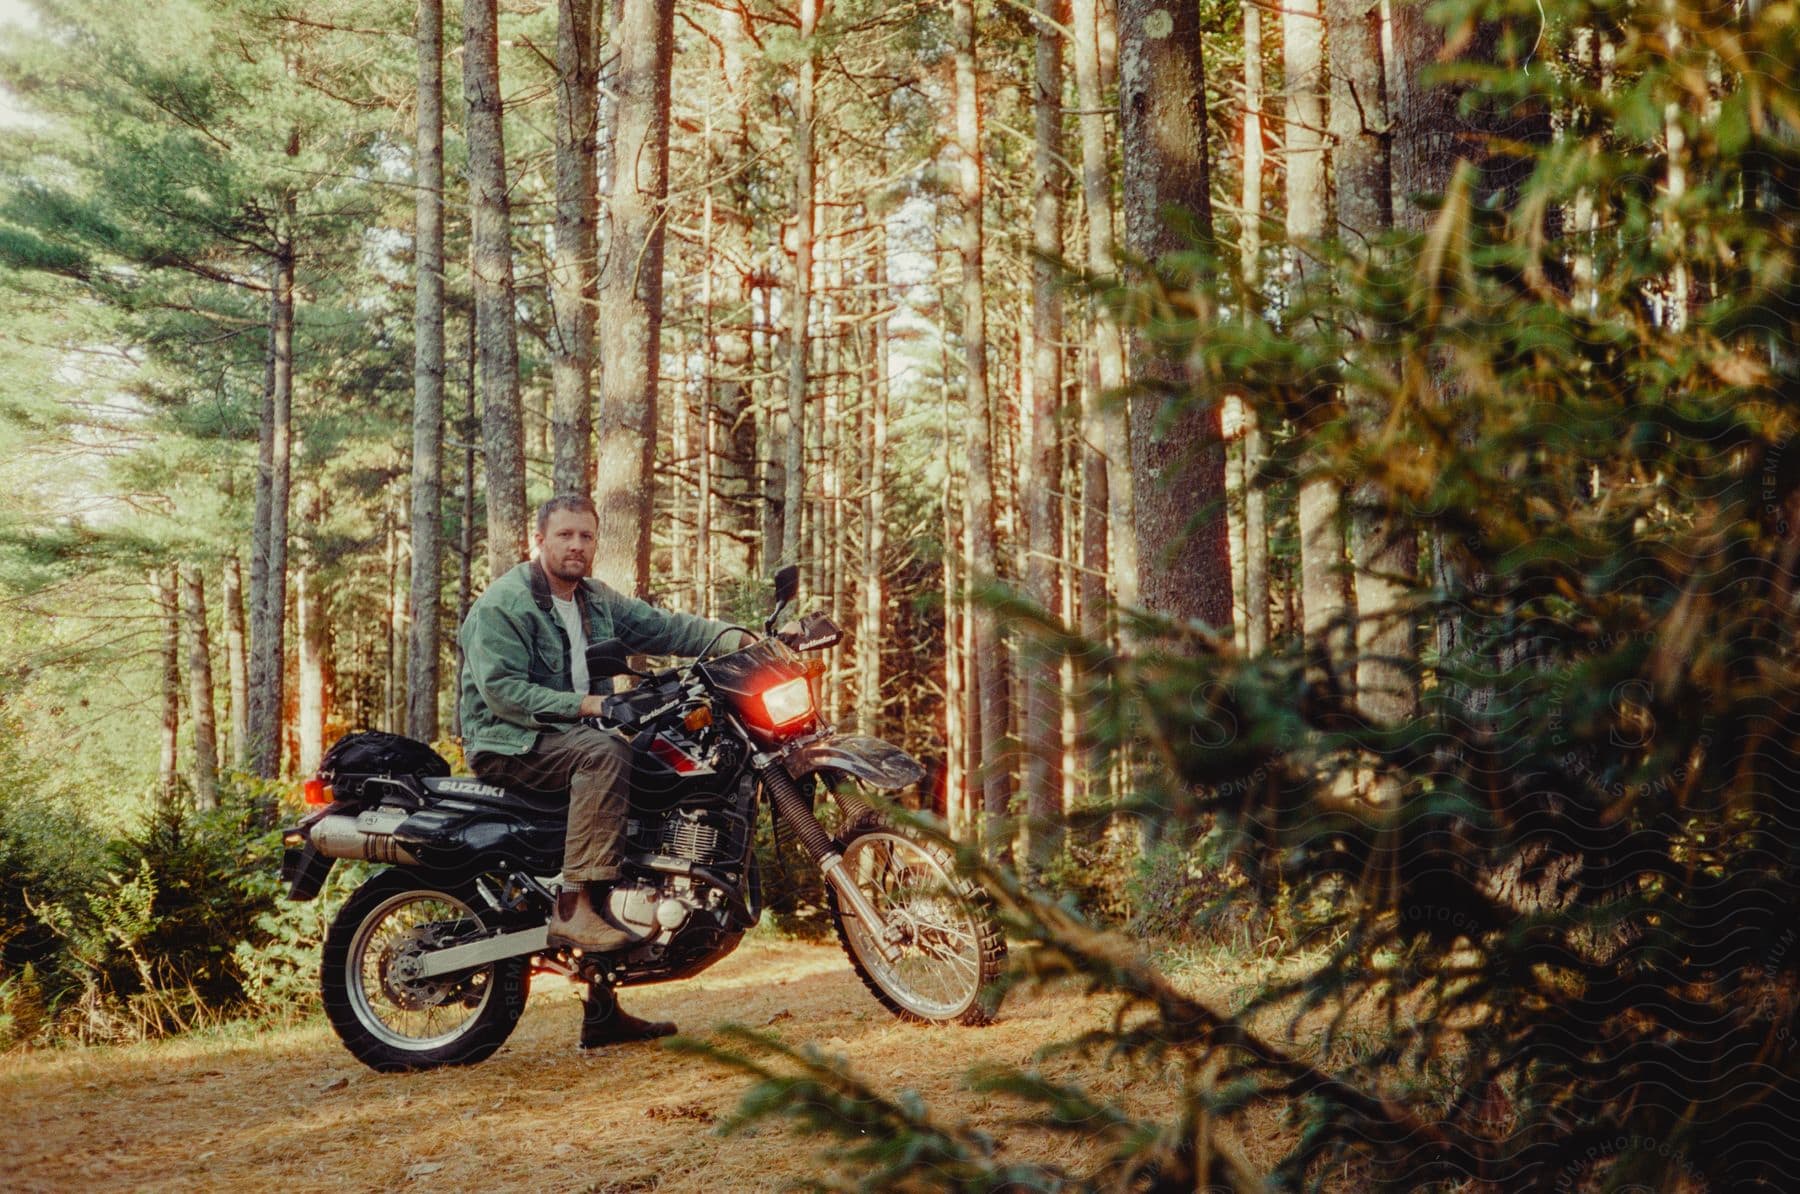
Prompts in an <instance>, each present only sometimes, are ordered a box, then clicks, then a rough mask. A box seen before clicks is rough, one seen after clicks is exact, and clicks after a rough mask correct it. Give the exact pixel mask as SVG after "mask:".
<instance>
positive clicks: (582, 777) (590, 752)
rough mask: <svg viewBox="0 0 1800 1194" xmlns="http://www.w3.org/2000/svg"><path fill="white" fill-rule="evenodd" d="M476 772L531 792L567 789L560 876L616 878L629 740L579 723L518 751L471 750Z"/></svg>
mask: <svg viewBox="0 0 1800 1194" xmlns="http://www.w3.org/2000/svg"><path fill="white" fill-rule="evenodd" d="M469 766H470V768H471V769H473V770H474V772H475V774H476V776H477V777H479V778H480V779H482V780H483V781H485V782H487V783H490V784H499V785H500V786H501V787H503V788H528V789H530V790H532V791H534V792H557V791H561V790H562V789H563V788H564V787H567V788H568V789H569V831H568V837H567V839H566V840H565V842H564V844H563V879H564V881H565V882H569V883H596V882H611V881H612V880H614V879H617V878H618V877H619V840H620V839H621V838H622V837H624V836H625V817H626V813H627V811H628V810H629V808H630V804H631V744H630V743H629V742H627V741H626V740H625V736H624V735H623V734H621V733H619V732H618V731H617V730H602V729H596V728H595V727H593V726H587V725H580V726H575V727H574V728H573V729H567V730H561V731H558V732H557V733H554V734H542V735H539V737H538V741H537V746H536V747H535V748H533V749H532V750H530V751H528V752H526V753H525V754H522V755H497V754H490V753H489V752H487V751H480V752H477V753H476V754H475V755H473V756H472V757H471V758H470V759H469Z"/></svg>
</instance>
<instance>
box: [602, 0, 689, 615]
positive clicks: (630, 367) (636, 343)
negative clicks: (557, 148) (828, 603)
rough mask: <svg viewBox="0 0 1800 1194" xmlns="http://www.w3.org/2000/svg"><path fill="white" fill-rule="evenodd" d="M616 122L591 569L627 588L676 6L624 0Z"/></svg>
mask: <svg viewBox="0 0 1800 1194" xmlns="http://www.w3.org/2000/svg"><path fill="white" fill-rule="evenodd" d="M616 39H617V44H618V46H619V55H620V58H619V70H618V101H617V106H616V112H617V122H616V125H615V128H614V132H613V142H614V152H615V153H616V154H617V163H618V177H617V179H616V180H615V182H614V184H613V201H612V204H611V205H610V210H611V232H610V234H609V236H608V238H607V242H608V243H607V249H606V258H605V261H604V262H603V263H602V266H601V271H600V289H599V303H600V306H601V307H603V308H604V309H605V310H606V313H607V318H606V320H605V321H604V323H602V324H601V331H600V341H601V344H600V355H601V359H602V360H603V361H604V362H605V368H604V370H603V372H602V383H601V401H600V415H599V440H600V450H599V456H598V459H597V461H596V464H597V471H596V475H595V484H594V497H595V502H596V504H597V505H598V506H599V508H600V539H599V550H598V551H597V552H596V554H595V559H594V571H595V574H596V575H598V576H600V577H602V578H604V579H605V580H607V581H608V582H609V583H611V584H612V585H613V586H614V587H615V588H617V589H619V590H620V591H621V592H624V593H632V594H636V595H638V596H645V595H647V593H648V590H649V583H650V522H651V514H652V511H653V509H654V505H653V497H654V488H655V486H654V478H653V476H652V472H651V465H652V461H653V456H652V453H653V451H654V448H655V440H656V404H657V384H658V381H659V378H660V373H661V369H660V365H661V356H662V353H661V349H660V345H661V340H662V285H663V278H662V272H663V209H664V206H665V204H666V202H667V199H668V190H669V186H668V183H669V69H670V66H671V63H672V59H673V55H674V47H675V34H674V6H673V5H671V4H659V3H654V2H653V0H623V2H622V4H621V6H620V10H619V18H618V31H617V35H616Z"/></svg>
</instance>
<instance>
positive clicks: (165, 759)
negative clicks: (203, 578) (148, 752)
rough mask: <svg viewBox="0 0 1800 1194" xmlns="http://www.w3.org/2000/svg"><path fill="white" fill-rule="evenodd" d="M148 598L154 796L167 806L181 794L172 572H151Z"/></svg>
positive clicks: (177, 621)
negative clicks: (155, 720)
mask: <svg viewBox="0 0 1800 1194" xmlns="http://www.w3.org/2000/svg"><path fill="white" fill-rule="evenodd" d="M150 595H151V600H153V601H154V602H155V603H156V612H157V636H158V638H159V639H160V642H161V657H162V733H161V735H160V738H159V741H160V745H161V751H160V754H159V758H158V760H157V765H156V792H157V798H158V799H159V800H162V801H164V802H165V803H166V802H169V801H173V800H174V799H175V797H176V794H177V792H179V790H180V781H179V774H180V773H179V771H178V766H179V763H178V758H179V756H178V754H177V750H178V744H179V739H180V735H181V599H180V596H179V594H178V591H177V589H176V578H175V570H174V569H173V568H156V569H153V570H152V571H151V573H150Z"/></svg>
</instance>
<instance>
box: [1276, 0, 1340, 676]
mask: <svg viewBox="0 0 1800 1194" xmlns="http://www.w3.org/2000/svg"><path fill="white" fill-rule="evenodd" d="M1281 19H1282V55H1283V58H1282V62H1283V68H1284V73H1285V75H1286V78H1287V139H1286V145H1285V151H1286V158H1287V234H1288V265H1289V271H1290V273H1289V282H1290V285H1291V286H1292V288H1293V290H1294V291H1295V292H1298V291H1300V290H1302V289H1304V288H1305V285H1306V280H1307V274H1308V273H1309V272H1310V270H1309V265H1310V262H1311V260H1312V257H1311V255H1312V254H1313V253H1314V252H1316V246H1317V245H1318V244H1319V243H1320V242H1321V241H1322V240H1323V239H1324V238H1325V231H1326V230H1325V221H1326V212H1327V202H1328V196H1327V191H1326V181H1325V99H1324V97H1325V64H1324V54H1323V50H1322V47H1323V39H1324V27H1323V24H1322V22H1321V20H1320V12H1319V0H1293V2H1292V3H1289V4H1288V5H1287V6H1286V7H1284V8H1283V9H1282V15H1281ZM1302 430H1303V432H1305V431H1309V430H1312V429H1310V428H1303V429H1302ZM1298 504H1299V515H1300V586H1301V596H1300V610H1301V618H1302V627H1303V633H1304V635H1305V638H1306V642H1307V645H1308V647H1309V648H1311V649H1313V650H1315V651H1317V650H1323V651H1324V652H1325V653H1326V656H1327V658H1328V659H1329V660H1331V661H1332V662H1333V663H1336V662H1339V661H1342V660H1343V659H1344V658H1345V657H1346V656H1347V655H1348V653H1349V652H1348V648H1347V642H1346V639H1347V634H1346V631H1347V630H1348V624H1347V623H1348V616H1349V614H1348V610H1347V609H1346V607H1345V602H1344V532H1343V528H1342V526H1341V525H1340V523H1339V506H1340V504H1341V503H1340V498H1339V494H1338V489H1337V483H1336V482H1335V481H1333V480H1331V479H1330V478H1328V477H1311V478H1308V479H1305V480H1302V481H1301V483H1300V495H1299V503H1298Z"/></svg>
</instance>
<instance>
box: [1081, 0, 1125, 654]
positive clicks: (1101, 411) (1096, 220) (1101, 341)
mask: <svg viewBox="0 0 1800 1194" xmlns="http://www.w3.org/2000/svg"><path fill="white" fill-rule="evenodd" d="M1072 16H1073V24H1074V29H1073V32H1074V35H1075V36H1074V39H1073V40H1074V45H1075V91H1076V96H1077V102H1078V103H1079V104H1080V106H1081V191H1082V198H1083V203H1084V205H1085V207H1086V209H1087V268H1088V272H1089V273H1090V274H1092V275H1093V276H1094V277H1095V278H1097V279H1098V278H1109V277H1112V276H1113V275H1114V274H1115V273H1116V272H1117V269H1118V261H1117V256H1118V254H1117V249H1116V245H1115V242H1114V239H1113V186H1112V168H1111V164H1110V162H1111V159H1110V158H1109V156H1108V154H1107V148H1106V116H1105V105H1106V99H1105V95H1106V90H1105V88H1104V86H1102V82H1101V78H1102V76H1101V61H1100V16H1099V12H1098V4H1097V3H1096V0H1074V7H1073V9H1072ZM1089 316H1090V319H1091V321H1092V329H1093V334H1092V351H1093V354H1094V357H1095V361H1096V364H1097V366H1098V369H1099V386H1098V387H1094V386H1089V387H1088V391H1087V392H1088V401H1089V405H1088V407H1087V408H1086V409H1084V411H1083V413H1082V424H1083V426H1084V427H1085V428H1087V436H1086V437H1087V441H1088V445H1089V447H1090V448H1091V449H1093V450H1094V451H1096V452H1098V453H1100V455H1101V456H1102V458H1103V459H1104V461H1105V465H1106V468H1105V484H1104V485H1102V484H1099V483H1098V482H1091V483H1090V484H1089V485H1088V486H1087V488H1088V489H1089V490H1090V491H1092V492H1093V493H1094V494H1095V495H1096V499H1098V498H1104V501H1099V500H1090V502H1089V511H1090V514H1089V517H1090V520H1091V521H1092V520H1098V519H1101V518H1104V519H1105V520H1106V522H1109V523H1110V524H1111V527H1112V529H1113V532H1114V535H1115V538H1114V540H1113V543H1112V553H1111V564H1112V567H1111V574H1112V582H1113V596H1114V597H1115V598H1116V599H1117V601H1118V602H1119V604H1120V605H1124V606H1135V605H1136V604H1137V603H1138V558H1137V538H1136V536H1135V535H1134V534H1132V533H1131V528H1132V527H1133V526H1135V525H1136V522H1137V518H1136V515H1135V512H1134V509H1133V502H1132V488H1131V485H1132V480H1131V429H1130V425H1129V421H1128V411H1127V406H1126V403H1125V397H1124V388H1125V341H1124V337H1123V336H1122V334H1121V333H1120V331H1119V325H1118V321H1117V320H1116V319H1114V318H1113V315H1112V312H1110V311H1109V310H1107V309H1106V307H1105V306H1104V305H1102V304H1100V303H1097V302H1096V303H1091V304H1090V305H1089ZM1104 530H1105V526H1104V524H1102V525H1101V526H1099V527H1092V526H1091V527H1090V529H1089V536H1088V537H1089V542H1090V544H1091V545H1097V547H1098V550H1097V551H1095V552H1093V553H1091V554H1092V555H1094V556H1096V557H1100V558H1101V559H1100V564H1099V567H1098V568H1096V565H1095V563H1093V562H1090V563H1089V564H1088V567H1089V568H1090V569H1095V571H1096V573H1098V572H1102V571H1104V570H1105V560H1104V557H1105V556H1106V551H1105V547H1106V545H1105V542H1104ZM1096 531H1099V532H1100V534H1098V535H1096V534H1095V532H1096ZM1097 540H1098V542H1097V544H1096V541H1097ZM1097 612H1098V603H1096V613H1097ZM1090 637H1094V638H1098V637H1099V636H1098V635H1097V634H1094V633H1092V632H1091V631H1090Z"/></svg>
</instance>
